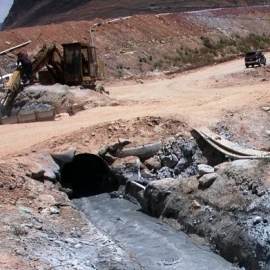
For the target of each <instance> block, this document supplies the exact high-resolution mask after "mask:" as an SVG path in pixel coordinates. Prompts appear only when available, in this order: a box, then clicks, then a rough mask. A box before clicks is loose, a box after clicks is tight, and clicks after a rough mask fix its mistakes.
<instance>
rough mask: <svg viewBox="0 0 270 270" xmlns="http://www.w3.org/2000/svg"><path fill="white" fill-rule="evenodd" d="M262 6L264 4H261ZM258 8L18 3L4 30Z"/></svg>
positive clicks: (155, 2) (155, 1) (235, 0)
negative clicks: (213, 9) (212, 9)
mask: <svg viewBox="0 0 270 270" xmlns="http://www.w3.org/2000/svg"><path fill="white" fill-rule="evenodd" d="M260 3H261V2H260ZM251 4H258V0H228V1H220V0H219V1H217V0H207V1H202V0H189V1H175V0H171V1H164V0H137V1H133V0H122V1H116V0H103V1H99V0H80V1H71V0H57V1H55V0H14V3H13V5H12V7H11V9H10V12H9V14H8V16H7V18H6V19H5V21H4V24H3V29H4V30H8V29H14V28H19V27H29V26H35V25H46V24H51V23H61V22H65V21H81V20H93V19H95V18H102V19H108V18H116V17H124V16H130V15H134V14H142V13H149V12H150V13H162V12H174V11H177V10H178V11H180V10H181V9H186V8H188V7H195V8H197V7H200V6H203V7H205V6H209V7H213V6H217V7H221V6H224V5H225V6H234V5H251Z"/></svg>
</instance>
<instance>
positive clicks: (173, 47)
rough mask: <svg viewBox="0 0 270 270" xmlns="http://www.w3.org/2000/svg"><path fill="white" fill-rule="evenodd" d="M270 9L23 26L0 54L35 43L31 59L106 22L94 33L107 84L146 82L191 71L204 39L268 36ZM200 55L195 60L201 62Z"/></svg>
mask: <svg viewBox="0 0 270 270" xmlns="http://www.w3.org/2000/svg"><path fill="white" fill-rule="evenodd" d="M269 11H270V9H269V7H257V8H251V7H250V8H248V7H246V8H229V9H220V10H213V11H200V12H198V11H197V12H191V13H166V14H159V15H157V14H155V15H154V14H142V15H134V16H131V17H124V18H122V17H121V18H118V19H114V20H105V19H102V20H101V19H95V20H90V21H72V22H71V21H70V22H64V23H59V24H50V25H43V26H34V27H30V28H27V27H23V28H17V29H13V30H6V31H2V32H0V38H1V40H2V43H1V44H0V50H1V51H2V50H6V49H8V48H10V47H13V46H16V45H18V44H20V43H23V42H26V41H28V40H31V41H32V42H31V43H30V44H29V45H28V46H27V47H25V48H23V49H22V50H24V51H26V52H27V53H28V54H29V55H30V56H32V55H34V54H35V53H36V52H37V50H38V49H39V48H40V46H42V45H43V44H44V43H56V44H57V45H58V47H59V48H60V49H61V44H62V43H67V42H74V41H83V42H85V41H86V42H90V41H91V38H90V34H89V29H90V28H91V27H92V26H93V24H94V23H96V22H102V25H101V26H100V27H97V28H94V30H93V32H92V35H93V40H94V43H95V45H96V46H97V48H98V56H99V57H100V58H103V59H104V61H105V63H106V74H107V80H111V79H116V78H121V79H123V78H124V79H125V78H144V77H145V76H148V77H149V76H155V75H161V74H164V73H166V72H167V73H168V72H169V73H171V72H179V71H183V70H186V69H189V68H191V67H192V66H193V64H194V63H193V61H194V56H196V55H195V52H196V50H197V49H200V48H203V47H204V44H203V43H204V39H205V38H210V39H211V40H213V41H214V42H219V41H220V40H221V39H222V38H226V39H229V40H230V39H232V40H235V37H236V36H238V37H244V36H247V35H249V34H253V33H255V34H259V35H260V34H261V35H265V36H266V37H268V36H269V34H270V30H269V29H270V27H269V24H270V21H269V19H268V18H269ZM236 43H237V41H236ZM256 49H257V48H256ZM233 50H234V49H233V48H231V47H230V46H229V45H228V46H227V45H226V46H225V47H224V50H223V53H222V55H219V54H218V55H210V56H209V57H208V56H207V58H206V61H207V63H206V62H205V59H203V58H202V59H201V62H199V65H205V64H208V63H213V62H215V61H216V62H219V61H222V59H223V58H224V57H225V59H226V57H231V56H232V57H237V56H239V55H240V54H239V52H237V51H233ZM17 52H18V50H15V51H13V52H12V53H11V54H9V55H8V56H4V57H1V66H2V67H4V68H5V67H6V66H7V64H8V63H9V62H10V61H11V60H12V59H14V57H15V53H17ZM198 57H201V56H198ZM198 57H197V61H200V58H198ZM179 58H182V59H183V61H181V59H180V61H179Z"/></svg>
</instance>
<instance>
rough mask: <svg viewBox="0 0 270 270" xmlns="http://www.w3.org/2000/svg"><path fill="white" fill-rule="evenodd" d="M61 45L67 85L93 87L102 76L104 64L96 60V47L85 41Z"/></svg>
mask: <svg viewBox="0 0 270 270" xmlns="http://www.w3.org/2000/svg"><path fill="white" fill-rule="evenodd" d="M62 46H63V50H64V53H63V58H64V82H65V83H66V84H68V85H82V86H89V87H90V88H91V87H92V88H93V87H95V84H96V81H97V80H102V79H103V77H104V65H102V63H100V62H98V60H97V55H96V48H95V47H92V46H90V45H89V44H87V43H81V42H77V43H67V44H62Z"/></svg>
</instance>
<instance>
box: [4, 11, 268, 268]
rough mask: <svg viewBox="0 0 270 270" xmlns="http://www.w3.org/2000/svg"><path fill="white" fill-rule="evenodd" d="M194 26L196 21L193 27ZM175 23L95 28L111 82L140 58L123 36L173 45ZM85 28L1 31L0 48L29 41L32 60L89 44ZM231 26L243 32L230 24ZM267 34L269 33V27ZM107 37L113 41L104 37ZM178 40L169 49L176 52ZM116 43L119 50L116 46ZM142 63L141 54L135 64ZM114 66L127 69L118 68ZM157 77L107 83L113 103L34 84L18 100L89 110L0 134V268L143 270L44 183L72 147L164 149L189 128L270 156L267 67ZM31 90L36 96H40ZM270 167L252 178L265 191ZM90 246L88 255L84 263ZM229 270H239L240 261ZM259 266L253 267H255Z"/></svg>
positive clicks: (140, 21)
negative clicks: (159, 145) (62, 47)
mask: <svg viewBox="0 0 270 270" xmlns="http://www.w3.org/2000/svg"><path fill="white" fill-rule="evenodd" d="M170 17H173V16H170ZM199 18H201V17H200V16H198V17H196V19H197V20H198V19H199ZM223 19H224V20H225V18H223ZM213 20H214V19H213V18H212V17H210V18H209V20H207V21H205V24H210V25H211V24H213V23H214V24H215V23H216V21H213ZM218 20H219V22H220V23H222V24H223V25H228V24H226V22H228V21H229V19H228V18H226V22H225V23H224V20H221V18H219V19H218ZM150 21H151V25H153V28H155V29H161V30H162V29H163V35H157V37H155V39H153V38H151V39H148V38H147V39H146V40H144V37H145V36H148V35H147V33H150V32H151V29H148V32H144V34H143V33H142V29H145V28H144V27H143V26H144V25H149V24H150V23H149V22H150ZM175 21H176V18H174V17H173V20H172V21H170V22H166V21H163V16H161V17H160V16H154V17H153V16H150V15H144V16H143V17H141V18H139V17H137V16H134V17H133V18H132V19H131V21H125V22H121V23H119V24H117V25H116V27H115V25H114V26H112V25H111V24H106V25H105V26H102V28H98V30H97V31H96V32H95V35H96V43H97V45H98V47H99V48H101V49H100V52H101V53H100V54H101V55H105V58H106V59H107V60H108V67H111V70H112V72H111V73H110V74H111V75H110V76H112V77H111V78H114V79H115V65H113V64H112V63H116V62H117V61H116V60H115V59H117V57H118V56H119V55H121V56H123V59H127V55H133V53H135V52H134V51H136V49H134V48H133V47H132V46H131V45H130V46H131V47H130V48H129V49H128V50H127V49H126V47H127V44H128V43H127V41H124V40H122V39H120V38H119V37H124V36H125V31H127V32H132V25H133V23H134V24H136V25H137V27H138V26H141V27H142V28H140V31H138V32H136V31H135V33H134V35H135V34H136V35H135V36H134V38H133V40H134V43H136V44H137V45H138V46H139V47H140V48H141V52H143V51H145V49H146V48H148V49H149V48H153V47H158V46H161V47H162V46H163V44H164V42H165V43H166V42H169V41H168V40H169V38H168V39H166V40H163V39H164V38H165V37H167V35H168V31H167V28H166V27H162V25H163V24H167V23H169V24H170V23H171V28H170V31H171V32H170V35H171V36H177V35H176V33H177V31H176V29H175V30H174V29H173V25H174V23H175ZM146 22H147V23H146ZM181 23H183V27H182V30H183V32H181V33H179V40H182V41H187V40H189V39H190V36H189V34H188V33H187V32H185V31H186V29H189V27H191V25H190V24H189V20H188V19H185V20H183V21H182V20H181ZM91 25H92V22H76V23H75V22H69V23H65V24H63V25H61V26H59V25H54V24H52V25H50V26H49V27H45V26H44V27H34V28H32V29H31V31H30V30H29V29H27V28H22V29H15V30H11V31H4V32H0V37H1V39H2V40H4V42H2V43H1V44H0V50H4V49H6V48H7V47H11V46H15V45H17V44H19V43H22V42H24V41H26V39H32V38H33V37H34V38H33V39H32V42H31V47H25V48H24V50H25V51H27V52H29V54H31V53H32V54H34V52H36V51H37V49H38V47H39V46H40V44H42V43H43V42H45V41H46V40H48V41H49V42H54V41H56V38H55V37H58V38H59V39H57V43H58V45H59V44H61V43H63V42H67V41H68V42H70V41H78V40H80V41H81V39H85V40H87V41H88V40H89V36H88V30H89V27H90V26H91ZM230 25H231V27H232V26H233V27H235V29H239V26H238V25H236V24H234V23H231V24H230ZM254 25H255V23H254ZM59 27H60V28H59ZM127 27H129V28H127ZM192 27H194V25H192ZM207 27H209V26H206V25H205V28H204V27H201V26H199V25H198V27H195V29H193V30H194V31H195V32H196V33H197V35H198V36H200V35H202V34H204V35H207V34H211V33H213V32H212V30H213V29H212V28H211V29H210V30H209V31H206V30H205V29H207ZM109 28H110V31H109ZM59 29H60V30H59ZM124 30H125V31H124ZM152 30H153V29H152ZM229 30H230V31H232V32H233V31H234V30H233V29H232V28H230V29H227V30H226V31H225V32H226V33H228V31H229ZM71 31H72V35H71V34H70V33H71ZM213 31H214V30H213ZM263 31H265V32H267V27H266V28H265V29H263ZM103 32H108V33H109V34H110V35H109V36H106V35H102V33H103ZM214 32H215V31H214ZM236 32H237V31H236ZM60 33H61V34H60ZM140 33H141V34H140ZM75 34H76V35H77V36H75ZM149 35H150V34H149ZM150 36H151V35H150ZM180 37H181V38H180ZM112 40H113V41H114V42H112ZM149 40H151V42H152V43H150V42H149ZM179 40H174V42H173V43H174V44H175V43H177V42H178V44H180V41H179ZM116 41H117V42H116ZM119 41H121V42H122V41H123V42H122V43H121V44H118V42H119ZM29 46H30V45H29ZM127 51H128V53H127ZM105 52H106V53H107V52H108V54H106V53H105ZM116 52H117V53H116ZM157 55H158V50H157ZM138 56H140V54H138V55H137V54H136V56H135V58H136V59H138ZM7 57H8V58H5V60H1V61H3V63H7V62H8V61H10V59H14V54H13V53H11V54H9V55H8V56H7ZM269 57H270V56H269V54H267V58H269ZM133 60H134V59H133ZM123 61H124V60H123ZM119 63H121V64H122V63H123V64H124V65H125V63H124V62H122V60H121V62H119ZM131 66H132V64H131V63H129V64H128V66H126V67H128V68H126V69H125V70H127V71H129V72H130V73H131V74H132V72H134V70H135V71H136V70H137V71H138V68H137V67H138V66H136V68H134V70H133V69H132V70H131V68H129V67H131ZM116 73H117V72H116ZM135 73H136V72H135ZM161 74H162V76H158V75H160V73H159V72H157V71H156V72H153V73H151V75H155V76H151V78H150V79H149V77H143V79H140V80H138V78H137V76H134V77H132V76H130V77H129V78H130V79H129V80H113V81H111V80H107V81H106V82H105V87H106V89H107V90H108V91H109V92H110V95H109V96H104V95H100V94H98V93H95V92H92V91H88V90H85V91H84V90H80V89H67V90H65V91H64V93H63V92H61V91H59V92H57V91H54V89H55V88H57V87H58V86H53V87H52V90H51V91H50V90H48V88H46V90H47V91H45V92H44V93H43V92H42V87H41V86H39V85H35V86H32V87H30V88H27V89H25V93H21V96H20V97H18V100H17V101H18V103H19V102H20V101H22V100H24V99H25V100H27V102H29V103H31V102H32V103H34V101H36V102H38V103H48V104H53V105H54V104H62V105H63V104H64V105H68V104H74V103H80V102H87V105H88V106H86V107H85V110H84V111H81V112H79V113H77V114H76V115H74V116H70V117H69V116H66V117H64V116H62V117H60V118H59V119H60V120H58V121H52V122H39V123H25V124H16V125H3V126H1V129H0V136H1V140H0V146H1V147H0V156H1V163H0V176H1V177H0V197H1V198H2V199H1V204H0V207H1V215H0V225H1V231H0V241H1V242H0V243H1V251H0V256H1V258H4V259H3V260H1V262H0V268H1V269H20V270H21V269H69V268H70V269H96V268H94V267H97V268H98V269H140V265H139V264H138V263H137V262H136V260H135V259H134V258H133V257H132V255H131V254H127V252H126V251H125V250H124V249H123V248H122V247H121V245H118V244H115V243H113V242H112V241H111V239H110V238H109V237H108V236H107V235H106V234H105V235H104V233H103V232H100V230H98V229H97V228H95V227H94V226H93V225H92V224H91V223H89V221H87V220H86V219H85V217H84V216H83V215H82V214H81V213H79V212H78V211H77V210H76V209H75V208H74V206H73V205H72V203H71V202H70V201H69V199H68V197H67V195H66V194H65V193H63V192H61V191H59V187H58V185H57V183H56V181H55V179H54V178H53V177H51V175H46V176H45V175H44V172H42V166H41V165H40V164H43V165H44V164H46V166H48V167H50V166H51V167H50V169H51V170H52V171H54V170H57V168H52V166H53V165H52V163H50V162H51V161H50V159H49V157H50V155H49V154H50V153H58V152H60V151H65V150H67V149H69V148H70V147H74V148H76V153H85V152H86V153H93V154H97V153H98V151H99V150H100V149H101V148H102V147H103V146H106V145H110V144H114V143H116V142H117V141H118V140H119V139H128V140H129V141H131V146H137V145H141V144H145V143H151V142H153V141H157V140H161V141H162V142H165V141H166V140H167V139H168V138H170V137H172V136H177V135H179V134H181V135H182V136H184V137H185V138H186V139H190V137H191V134H190V131H191V129H192V128H193V127H200V126H207V127H208V128H210V129H212V130H213V131H215V132H216V133H218V134H220V135H224V134H225V135H226V137H227V138H229V139H230V140H232V141H234V142H237V143H239V144H241V145H244V146H248V147H250V148H255V149H264V150H269V130H270V127H269V107H270V104H269V87H270V83H269V66H266V67H261V68H254V69H245V67H244V62H243V59H242V58H239V59H238V60H234V61H231V62H226V63H222V64H217V65H213V66H209V67H204V68H200V69H198V70H195V71H188V72H184V73H181V74H173V75H169V76H164V73H161ZM35 87H36V88H35ZM31 88H32V90H31ZM34 89H35V90H34ZM36 89H38V90H36ZM62 90H63V89H62ZM31 91H40V94H39V95H38V98H36V97H35V95H34V94H33V92H31ZM24 94H25V95H24ZM268 167H269V165H268V162H267V161H266V162H262V163H260V164H259V166H257V167H256V171H255V172H258V173H257V177H258V179H266V180H264V185H265V188H268V182H269V180H268V179H269V177H268ZM230 173H231V174H233V173H235V172H234V171H233V172H230ZM237 173H238V174H240V176H239V178H240V179H246V178H247V177H246V176H245V171H244V172H236V174H237ZM241 174H242V175H241ZM254 177H255V176H254ZM258 179H257V180H258ZM249 181H252V180H249ZM258 181H259V180H258ZM192 183H194V182H192ZM189 188H190V187H189ZM219 188H221V189H222V188H223V186H220V187H219ZM189 190H191V189H189ZM250 190H252V187H251V189H250ZM213 194H214V195H215V196H218V195H217V194H219V193H218V191H217V193H211V194H210V195H209V198H212V196H213V197H215V196H214V195H213ZM227 195H228V194H227ZM206 197H207V195H206ZM203 199H205V200H207V198H203ZM224 200H225V201H226V196H225V197H224ZM213 201H214V202H213V203H217V202H216V201H215V200H213ZM228 201H229V200H228ZM233 202H234V203H235V204H239V205H240V204H241V202H242V201H238V200H237V197H235V200H234V201H233ZM70 220H72V222H70ZM191 234H192V232H191ZM219 237H221V236H220V235H219ZM89 248H90V249H91V250H90V255H91V256H90V255H89V254H88V255H87V252H89ZM81 249H83V252H81ZM220 249H221V248H220ZM228 257H229V258H230V259H231V257H230V256H228ZM48 258H50V259H48ZM235 263H236V264H237V263H238V259H237V258H236V260H235ZM72 267H73V268H72ZM80 267H81V268H80ZM106 267H107V268H106ZM114 267H115V268H114ZM116 267H118V268H116ZM256 267H257V268H255V267H254V269H260V268H259V266H257V265H256ZM261 269H263V268H261Z"/></svg>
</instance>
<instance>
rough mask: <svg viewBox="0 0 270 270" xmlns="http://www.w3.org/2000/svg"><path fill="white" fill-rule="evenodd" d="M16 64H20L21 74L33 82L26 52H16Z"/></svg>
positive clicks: (29, 61)
mask: <svg viewBox="0 0 270 270" xmlns="http://www.w3.org/2000/svg"><path fill="white" fill-rule="evenodd" d="M17 64H18V65H20V64H21V66H22V68H23V74H24V75H25V76H26V77H27V79H28V80H29V82H30V83H32V82H33V72H32V62H31V60H30V59H29V57H28V55H27V54H24V53H21V52H19V53H18V54H17Z"/></svg>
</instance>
